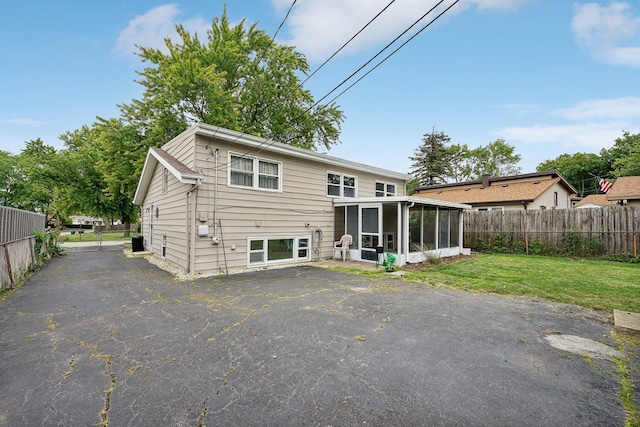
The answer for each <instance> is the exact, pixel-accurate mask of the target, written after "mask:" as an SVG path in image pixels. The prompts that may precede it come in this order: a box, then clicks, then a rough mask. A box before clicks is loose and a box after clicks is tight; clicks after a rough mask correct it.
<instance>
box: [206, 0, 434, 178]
mask: <svg viewBox="0 0 640 427" xmlns="http://www.w3.org/2000/svg"><path fill="white" fill-rule="evenodd" d="M296 1H297V0H295V1H294V2H293V4H292V5H291V7H290V8H289V10H288V11H287V14H286V16H285V18H284V20H283V21H282V23H281V24H280V26H279V27H278V30H277V31H276V33H275V34H274V36H273V38H272V42H273V39H275V37H276V35H277V34H278V32H279V31H280V29H281V28H282V25H283V24H284V22H285V21H286V19H287V17H288V16H289V13H290V12H291V9H292V8H293V5H295V3H296ZM395 1H396V0H391V2H389V3H388V4H387V5H386V6H385V7H384V8H383V9H382V10H380V11H379V12H378V13H377V14H376V15H375V16H374V17H373V18H372V19H370V20H369V22H367V23H366V24H365V25H364V26H363V27H362V28H360V30H358V31H357V32H356V33H355V34H354V35H353V36H352V37H351V38H350V39H349V40H347V41H346V42H345V43H344V44H343V45H342V46H341V47H340V48H339V49H338V50H336V51H335V52H334V53H333V54H332V55H331V56H330V57H329V58H327V59H326V60H325V61H324V62H323V63H322V64H321V65H320V66H319V67H318V68H316V69H315V70H314V71H313V72H312V73H311V74H310V75H309V76H307V78H306V79H304V81H302V82H301V83H300V84H298V86H297V87H296V89H295V90H298V89H300V88H301V87H302V86H303V85H304V84H305V83H306V82H307V81H308V80H309V79H310V78H312V77H313V76H314V75H315V74H316V73H317V72H318V71H320V70H321V69H322V68H323V67H324V66H325V65H327V63H329V62H330V61H331V60H332V59H333V58H334V57H335V56H336V55H338V53H340V52H341V51H342V50H343V49H344V48H345V47H346V46H347V45H348V44H349V43H351V42H352V41H353V40H354V39H355V38H356V37H358V36H359V35H360V34H361V33H362V32H363V31H364V30H365V29H366V28H367V27H368V26H369V25H371V23H373V21H375V20H376V19H378V18H379V17H380V15H382V14H383V13H384V12H385V11H386V10H387V9H388V8H389V7H390V6H391V5H392V4H393V3H395ZM440 3H442V1H441V2H440ZM436 6H437V5H436ZM425 16H426V14H425ZM414 25H415V24H414ZM405 32H406V31H405ZM272 44H273V43H271V44H270V45H269V47H271V45H272ZM267 50H268V49H267ZM265 52H266V50H265ZM333 90H334V91H335V90H336V89H333ZM325 97H326V95H325ZM317 104H318V102H316V103H315V104H314V105H313V106H311V107H309V108H307V109H306V110H304V111H303V112H302V113H301V114H300V115H299V116H298V117H301V116H302V114H305V113H307V112H309V111H310V110H311V109H312V108H313V107H315V106H316V105H317ZM298 117H296V118H298ZM216 132H217V131H216ZM245 134H246V132H242V133H241V134H240V135H238V136H237V137H236V138H235V139H234V140H233V141H231V142H235V141H237V140H238V139H240V137H242V135H245ZM214 135H215V134H214ZM231 142H229V143H227V145H228V144H230V143H231ZM267 142H268V140H267V141H265V142H264V143H260V144H259V145H258V147H255V148H253V149H251V150H249V151H248V152H246V153H244V154H242V155H241V156H240V157H241V158H244V157H245V156H247V155H249V154H251V153H252V152H253V150H256V149H259V147H260V146H261V145H263V144H267ZM273 142H275V141H273ZM273 142H271V143H269V144H268V145H267V147H268V146H271V145H272V144H273ZM259 151H262V149H260V150H259ZM259 151H258V152H259ZM227 164H228V162H227V163H223V164H221V165H219V168H220V167H223V166H226V165H227Z"/></svg>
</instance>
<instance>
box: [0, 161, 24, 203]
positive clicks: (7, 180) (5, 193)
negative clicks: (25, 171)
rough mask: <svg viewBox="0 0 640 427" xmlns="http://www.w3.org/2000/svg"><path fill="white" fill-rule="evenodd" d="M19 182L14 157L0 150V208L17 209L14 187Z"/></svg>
mask: <svg viewBox="0 0 640 427" xmlns="http://www.w3.org/2000/svg"><path fill="white" fill-rule="evenodd" d="M20 182H21V179H20V177H19V171H18V166H17V158H16V156H14V155H12V154H11V153H9V152H8V151H3V150H0V206H8V207H17V205H16V201H15V196H16V186H17V185H19V183H20Z"/></svg>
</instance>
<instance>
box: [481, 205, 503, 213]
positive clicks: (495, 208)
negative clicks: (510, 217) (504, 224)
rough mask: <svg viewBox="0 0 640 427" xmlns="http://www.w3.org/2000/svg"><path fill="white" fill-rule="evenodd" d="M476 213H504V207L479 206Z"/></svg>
mask: <svg viewBox="0 0 640 427" xmlns="http://www.w3.org/2000/svg"><path fill="white" fill-rule="evenodd" d="M476 211H478V212H479V211H485V212H486V211H489V212H491V211H500V212H504V206H478V207H476Z"/></svg>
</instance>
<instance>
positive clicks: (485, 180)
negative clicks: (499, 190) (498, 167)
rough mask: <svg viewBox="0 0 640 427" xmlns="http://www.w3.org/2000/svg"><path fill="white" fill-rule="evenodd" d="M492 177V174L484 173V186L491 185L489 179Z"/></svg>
mask: <svg viewBox="0 0 640 427" xmlns="http://www.w3.org/2000/svg"><path fill="white" fill-rule="evenodd" d="M490 178H491V175H489V174H488V173H485V174H484V175H482V186H483V187H489V186H490V185H491V182H490V181H489V179H490Z"/></svg>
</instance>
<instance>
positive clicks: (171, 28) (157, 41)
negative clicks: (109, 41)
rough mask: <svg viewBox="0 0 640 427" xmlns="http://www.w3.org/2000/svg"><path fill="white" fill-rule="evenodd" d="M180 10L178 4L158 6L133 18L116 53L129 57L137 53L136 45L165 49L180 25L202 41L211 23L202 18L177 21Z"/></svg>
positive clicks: (174, 36) (122, 35)
mask: <svg viewBox="0 0 640 427" xmlns="http://www.w3.org/2000/svg"><path fill="white" fill-rule="evenodd" d="M179 14H180V9H179V8H178V6H177V5H176V4H165V5H161V6H156V7H154V8H152V9H150V10H149V11H148V12H146V13H144V14H142V15H138V16H136V17H135V18H133V19H132V20H131V21H130V22H129V25H128V26H127V28H125V29H124V30H122V31H121V32H120V35H119V36H118V39H117V40H116V44H115V46H114V51H116V52H117V53H120V54H123V55H129V54H132V53H134V52H136V51H137V49H136V47H135V46H136V45H138V46H142V47H152V48H157V49H162V50H164V49H165V43H164V39H165V38H167V37H168V38H170V39H172V40H174V39H176V38H177V33H176V30H175V25H176V24H177V23H180V24H182V25H183V26H184V28H185V29H186V30H187V31H189V32H190V33H191V34H192V35H193V34H194V33H198V36H199V37H200V38H201V39H202V38H203V37H204V36H205V35H206V31H207V29H209V28H210V27H211V25H210V23H209V22H206V21H205V20H204V19H202V18H199V17H198V18H194V19H189V20H185V21H180V22H178V21H176V19H175V18H176V16H178V15H179Z"/></svg>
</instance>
